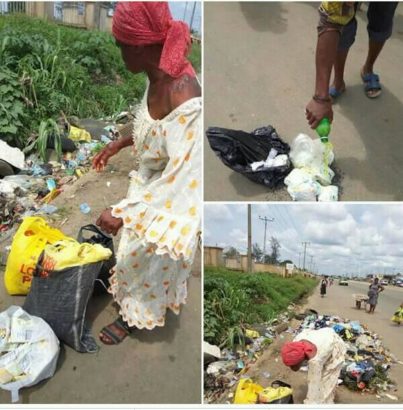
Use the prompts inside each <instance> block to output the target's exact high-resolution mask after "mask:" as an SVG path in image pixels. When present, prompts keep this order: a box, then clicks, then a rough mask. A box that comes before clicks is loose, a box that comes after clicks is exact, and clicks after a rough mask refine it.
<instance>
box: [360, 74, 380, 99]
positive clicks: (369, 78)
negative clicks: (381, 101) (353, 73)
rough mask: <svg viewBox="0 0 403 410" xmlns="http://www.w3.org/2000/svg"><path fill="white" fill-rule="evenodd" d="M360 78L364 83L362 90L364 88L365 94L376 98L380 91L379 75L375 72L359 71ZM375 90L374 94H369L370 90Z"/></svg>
mask: <svg viewBox="0 0 403 410" xmlns="http://www.w3.org/2000/svg"><path fill="white" fill-rule="evenodd" d="M361 79H362V81H363V82H364V84H365V87H364V90H365V95H366V96H367V97H368V98H377V97H379V96H380V95H381V93H382V87H381V84H380V82H379V75H377V74H375V73H368V74H365V75H364V74H363V73H362V72H361ZM371 91H372V92H373V91H375V94H370V92H371Z"/></svg>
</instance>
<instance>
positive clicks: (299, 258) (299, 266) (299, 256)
mask: <svg viewBox="0 0 403 410" xmlns="http://www.w3.org/2000/svg"><path fill="white" fill-rule="evenodd" d="M298 269H301V252H298Z"/></svg>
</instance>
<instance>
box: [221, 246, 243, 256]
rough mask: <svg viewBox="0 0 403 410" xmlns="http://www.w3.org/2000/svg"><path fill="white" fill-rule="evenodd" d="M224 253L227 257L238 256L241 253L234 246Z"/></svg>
mask: <svg viewBox="0 0 403 410" xmlns="http://www.w3.org/2000/svg"><path fill="white" fill-rule="evenodd" d="M224 255H225V256H226V257H227V258H236V257H237V256H238V255H239V252H238V251H237V250H236V248H234V247H233V246H230V247H229V248H228V250H227V251H226V252H224Z"/></svg>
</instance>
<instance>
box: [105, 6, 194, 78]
mask: <svg viewBox="0 0 403 410" xmlns="http://www.w3.org/2000/svg"><path fill="white" fill-rule="evenodd" d="M112 32H113V35H114V36H115V38H116V39H117V40H118V41H119V42H121V43H123V44H127V45H130V46H140V45H142V46H146V45H151V44H163V48H162V53H161V59H160V64H159V68H160V69H161V70H162V71H164V72H166V73H167V74H169V75H170V76H172V77H180V76H182V75H184V74H188V75H190V76H191V77H195V75H196V73H195V71H194V69H193V67H192V65H191V64H190V62H189V61H188V60H187V58H186V56H187V54H188V51H189V46H190V44H191V40H190V32H189V28H188V26H187V24H186V23H184V22H182V21H175V20H173V19H172V16H171V12H170V11H169V7H168V3H167V2H157V1H150V2H145V1H144V2H143V1H134V2H120V3H118V5H117V7H116V10H115V14H114V16H113V25H112Z"/></svg>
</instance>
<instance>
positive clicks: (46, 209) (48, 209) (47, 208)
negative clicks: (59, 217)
mask: <svg viewBox="0 0 403 410" xmlns="http://www.w3.org/2000/svg"><path fill="white" fill-rule="evenodd" d="M57 209H58V208H57V206H54V205H49V204H45V205H42V206H41V207H40V208H39V209H38V211H37V214H48V215H51V214H54V213H55V212H56V211H57Z"/></svg>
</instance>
